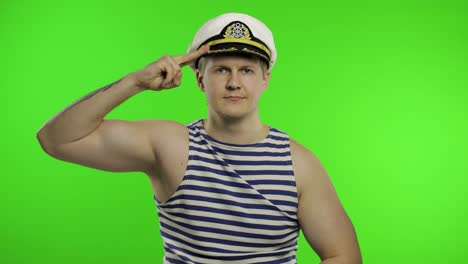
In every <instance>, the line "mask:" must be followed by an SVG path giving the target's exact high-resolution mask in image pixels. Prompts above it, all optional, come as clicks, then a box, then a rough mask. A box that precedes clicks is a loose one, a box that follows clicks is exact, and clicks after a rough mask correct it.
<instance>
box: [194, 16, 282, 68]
mask: <svg viewBox="0 0 468 264" xmlns="http://www.w3.org/2000/svg"><path fill="white" fill-rule="evenodd" d="M203 45H208V46H209V47H210V50H209V51H208V53H207V54H205V55H204V56H214V55H228V54H234V55H240V56H242V55H254V56H257V57H259V58H260V59H262V60H263V61H265V62H266V64H267V65H268V68H269V69H271V68H272V67H273V65H274V64H275V61H276V48H275V43H274V41H273V34H272V33H271V31H270V29H269V28H268V27H267V26H266V25H265V24H263V23H262V22H261V21H260V20H258V19H256V18H254V17H252V16H249V15H246V14H240V13H226V14H222V15H220V16H217V17H215V18H213V19H211V20H209V21H208V22H206V23H205V24H204V25H203V26H202V27H201V28H200V29H199V30H198V31H197V33H196V34H195V37H194V38H193V41H192V43H191V44H190V46H189V48H188V52H192V51H195V50H197V49H199V48H200V47H201V46H203ZM198 62H199V60H197V61H195V62H193V63H192V64H190V68H192V70H194V71H196V69H197V68H198Z"/></svg>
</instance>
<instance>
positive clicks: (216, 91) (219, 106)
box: [197, 56, 270, 119]
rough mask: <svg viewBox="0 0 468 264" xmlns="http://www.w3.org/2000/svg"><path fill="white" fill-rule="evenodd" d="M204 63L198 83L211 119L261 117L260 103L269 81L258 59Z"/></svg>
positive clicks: (221, 58) (214, 59) (223, 58)
mask: <svg viewBox="0 0 468 264" xmlns="http://www.w3.org/2000/svg"><path fill="white" fill-rule="evenodd" d="M203 63H204V67H202V70H201V71H199V72H197V81H198V86H199V87H200V89H201V90H202V91H204V92H205V93H206V97H207V101H208V108H209V114H210V115H217V116H219V117H221V118H226V119H240V118H245V117H249V116H250V117H252V116H255V115H258V101H259V99H260V95H261V94H262V93H263V91H265V89H266V87H267V85H268V81H269V79H270V72H269V71H265V70H264V69H262V66H261V62H260V61H259V60H258V59H256V58H244V57H235V56H219V57H218V56H216V57H206V58H205V62H203Z"/></svg>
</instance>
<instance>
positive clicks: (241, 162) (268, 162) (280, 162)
mask: <svg viewBox="0 0 468 264" xmlns="http://www.w3.org/2000/svg"><path fill="white" fill-rule="evenodd" d="M224 161H226V162H227V163H228V164H231V165H272V166H287V165H292V163H291V161H290V160H233V159H224Z"/></svg>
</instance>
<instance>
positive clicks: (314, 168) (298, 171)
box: [289, 138, 328, 196]
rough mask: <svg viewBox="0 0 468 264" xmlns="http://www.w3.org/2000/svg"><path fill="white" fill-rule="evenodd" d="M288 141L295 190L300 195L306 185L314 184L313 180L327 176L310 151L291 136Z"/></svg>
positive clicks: (308, 186)
mask: <svg viewBox="0 0 468 264" xmlns="http://www.w3.org/2000/svg"><path fill="white" fill-rule="evenodd" d="M289 142H290V149H291V159H292V163H293V170H294V176H295V179H296V185H297V191H298V195H299V196H301V194H302V193H303V192H304V189H306V188H305V187H306V186H307V189H310V187H311V186H314V182H317V181H320V178H324V177H325V178H328V176H327V174H326V172H325V169H324V168H323V166H322V163H321V162H320V160H319V159H318V158H317V156H316V155H315V154H314V153H313V152H312V151H310V150H309V149H307V148H306V147H305V146H303V145H301V144H300V143H299V142H297V141H295V140H294V139H292V138H290V139H289Z"/></svg>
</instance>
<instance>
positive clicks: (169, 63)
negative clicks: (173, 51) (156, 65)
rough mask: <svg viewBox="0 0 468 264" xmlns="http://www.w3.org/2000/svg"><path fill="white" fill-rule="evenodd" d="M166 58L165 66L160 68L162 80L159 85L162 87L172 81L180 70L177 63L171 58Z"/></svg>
mask: <svg viewBox="0 0 468 264" xmlns="http://www.w3.org/2000/svg"><path fill="white" fill-rule="evenodd" d="M166 59H167V60H166V64H165V67H164V69H162V73H163V77H164V81H163V82H162V83H161V86H163V87H166V86H168V84H169V83H171V82H173V80H174V76H175V74H176V73H177V72H178V71H180V66H179V64H177V63H176V62H175V60H174V59H173V58H171V57H169V56H168V57H167V58H166Z"/></svg>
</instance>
